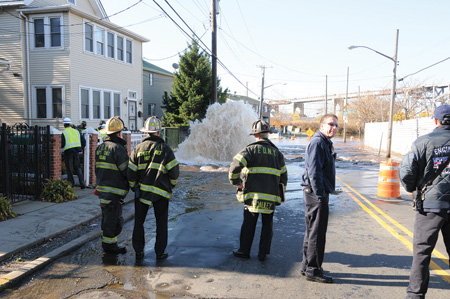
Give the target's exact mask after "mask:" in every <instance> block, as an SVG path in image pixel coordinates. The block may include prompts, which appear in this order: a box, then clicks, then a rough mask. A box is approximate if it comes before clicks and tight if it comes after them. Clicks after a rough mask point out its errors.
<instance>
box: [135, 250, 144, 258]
mask: <svg viewBox="0 0 450 299" xmlns="http://www.w3.org/2000/svg"><path fill="white" fill-rule="evenodd" d="M143 258H144V252H143V251H142V252H136V259H137V260H142V259H143Z"/></svg>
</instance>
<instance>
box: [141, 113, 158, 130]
mask: <svg viewBox="0 0 450 299" xmlns="http://www.w3.org/2000/svg"><path fill="white" fill-rule="evenodd" d="M140 131H141V132H144V133H156V132H158V131H161V121H160V120H159V119H158V117H156V116H150V117H149V118H147V120H146V121H145V123H144V127H143V128H141V129H140Z"/></svg>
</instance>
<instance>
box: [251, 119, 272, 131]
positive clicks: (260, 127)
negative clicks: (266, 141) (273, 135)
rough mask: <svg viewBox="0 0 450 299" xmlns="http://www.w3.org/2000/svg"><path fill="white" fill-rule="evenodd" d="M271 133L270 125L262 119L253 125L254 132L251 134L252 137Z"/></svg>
mask: <svg viewBox="0 0 450 299" xmlns="http://www.w3.org/2000/svg"><path fill="white" fill-rule="evenodd" d="M269 132H270V127H269V124H268V123H266V122H265V121H264V120H261V119H260V120H257V121H255V122H254V123H253V124H252V132H251V133H250V135H255V134H259V133H269Z"/></svg>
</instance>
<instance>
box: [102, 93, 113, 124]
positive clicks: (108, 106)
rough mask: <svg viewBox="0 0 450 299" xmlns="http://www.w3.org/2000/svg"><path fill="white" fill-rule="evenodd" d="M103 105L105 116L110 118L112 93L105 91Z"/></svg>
mask: <svg viewBox="0 0 450 299" xmlns="http://www.w3.org/2000/svg"><path fill="white" fill-rule="evenodd" d="M103 106H104V112H103V118H104V119H109V118H111V108H112V105H111V93H110V92H105V93H103Z"/></svg>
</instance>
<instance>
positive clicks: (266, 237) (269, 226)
mask: <svg viewBox="0 0 450 299" xmlns="http://www.w3.org/2000/svg"><path fill="white" fill-rule="evenodd" d="M274 213H275V212H272V213H270V214H263V213H262V214H261V220H262V228H261V237H260V240H259V252H258V254H269V253H270V245H271V244H272V236H273V214H274ZM258 216H259V213H252V212H249V211H248V210H247V209H244V221H243V223H242V227H241V236H240V247H239V251H240V252H242V253H244V254H250V250H251V248H252V243H253V238H254V236H255V230H256V224H257V222H258Z"/></svg>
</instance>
